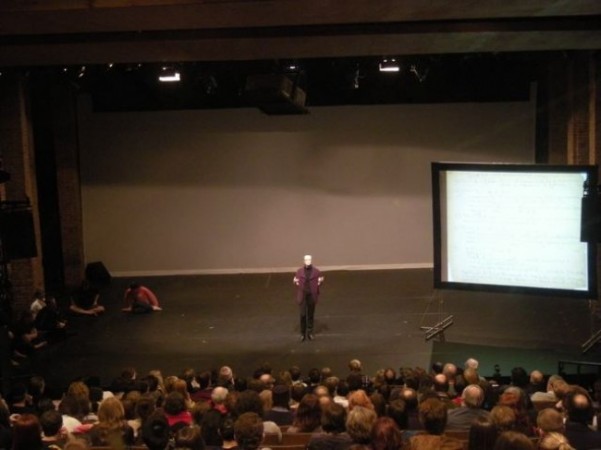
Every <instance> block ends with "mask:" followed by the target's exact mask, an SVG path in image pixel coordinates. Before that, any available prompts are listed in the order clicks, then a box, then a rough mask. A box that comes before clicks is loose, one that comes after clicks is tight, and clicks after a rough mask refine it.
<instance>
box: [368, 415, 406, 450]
mask: <svg viewBox="0 0 601 450" xmlns="http://www.w3.org/2000/svg"><path fill="white" fill-rule="evenodd" d="M402 446H403V433H402V432H401V430H399V428H398V427H397V426H396V423H395V422H394V420H392V419H391V418H390V417H380V418H379V419H377V420H376V423H375V424H374V426H373V428H372V432H371V446H370V447H371V448H372V449H373V450H399V449H401V448H402Z"/></svg>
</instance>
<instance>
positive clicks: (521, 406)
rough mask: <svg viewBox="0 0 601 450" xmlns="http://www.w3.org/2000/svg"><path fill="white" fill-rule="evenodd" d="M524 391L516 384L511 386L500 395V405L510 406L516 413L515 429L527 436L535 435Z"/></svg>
mask: <svg viewBox="0 0 601 450" xmlns="http://www.w3.org/2000/svg"><path fill="white" fill-rule="evenodd" d="M526 401H527V398H526V395H525V394H524V391H523V390H522V389H520V388H518V387H515V386H509V387H508V388H507V389H505V391H504V392H503V393H502V394H501V396H500V397H499V402H498V405H501V406H508V407H510V408H511V409H513V412H514V413H515V429H516V431H520V432H522V433H524V434H525V435H526V436H534V434H535V433H534V427H533V426H532V424H531V423H530V416H529V415H528V410H527V406H526Z"/></svg>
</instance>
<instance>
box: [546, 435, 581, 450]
mask: <svg viewBox="0 0 601 450" xmlns="http://www.w3.org/2000/svg"><path fill="white" fill-rule="evenodd" d="M538 448H539V449H540V450H575V449H574V447H572V446H571V445H570V443H569V442H568V438H566V437H565V436H564V435H563V434H561V433H555V432H551V433H548V434H546V435H544V436H543V437H542V438H541V439H540V441H539V443H538Z"/></svg>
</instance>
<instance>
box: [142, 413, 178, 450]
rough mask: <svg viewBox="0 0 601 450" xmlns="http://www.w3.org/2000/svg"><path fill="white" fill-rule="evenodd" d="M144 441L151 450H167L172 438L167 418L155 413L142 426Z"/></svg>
mask: <svg viewBox="0 0 601 450" xmlns="http://www.w3.org/2000/svg"><path fill="white" fill-rule="evenodd" d="M141 434H142V441H143V442H144V444H145V445H146V446H147V447H148V449H149V450H165V448H166V447H167V444H168V443H169V439H170V437H171V430H170V428H169V423H168V422H167V418H166V417H165V415H164V414H163V413H162V412H160V411H155V412H154V413H152V414H151V415H150V417H149V418H148V420H146V422H144V423H143V424H142V433H141Z"/></svg>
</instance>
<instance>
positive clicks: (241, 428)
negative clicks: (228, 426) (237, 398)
mask: <svg viewBox="0 0 601 450" xmlns="http://www.w3.org/2000/svg"><path fill="white" fill-rule="evenodd" d="M234 435H235V437H236V442H237V443H238V447H239V448H240V450H257V449H258V448H259V447H260V445H261V442H262V441H263V421H262V420H261V417H260V416H259V415H258V414H255V413H253V412H246V413H244V414H241V415H240V417H238V419H237V420H236V422H235V423H234Z"/></svg>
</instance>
